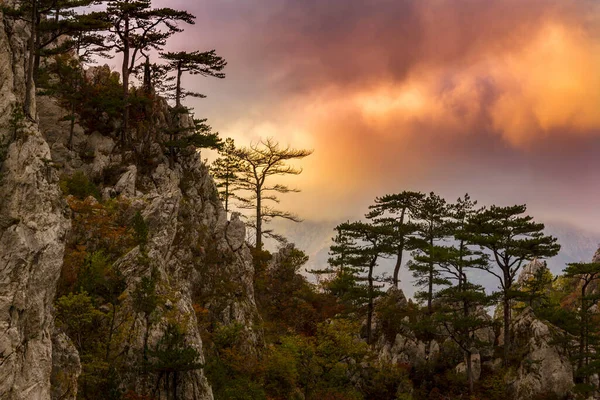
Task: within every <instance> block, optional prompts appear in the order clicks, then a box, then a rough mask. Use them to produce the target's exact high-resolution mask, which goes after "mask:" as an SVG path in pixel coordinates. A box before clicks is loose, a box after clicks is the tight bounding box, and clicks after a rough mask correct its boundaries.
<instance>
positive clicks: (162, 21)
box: [105, 0, 195, 143]
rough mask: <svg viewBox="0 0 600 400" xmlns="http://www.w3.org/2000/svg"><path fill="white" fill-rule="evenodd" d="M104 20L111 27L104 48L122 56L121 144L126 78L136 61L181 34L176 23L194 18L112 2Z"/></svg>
mask: <svg viewBox="0 0 600 400" xmlns="http://www.w3.org/2000/svg"><path fill="white" fill-rule="evenodd" d="M105 15H106V19H107V21H108V22H109V23H110V28H109V32H110V35H108V37H107V39H108V40H107V45H108V46H109V47H110V48H111V49H112V50H113V51H115V52H116V53H118V54H122V57H123V59H122V62H121V78H122V84H123V102H124V104H125V106H124V111H123V126H122V129H121V142H122V143H124V142H126V141H127V140H128V137H127V130H128V122H129V106H128V99H129V84H130V82H129V80H130V79H129V78H130V75H131V74H132V73H133V72H134V71H135V68H136V66H137V65H138V64H137V62H138V58H139V57H140V56H143V55H144V54H145V53H148V52H149V51H151V50H158V51H160V50H162V49H163V47H164V46H165V44H166V42H167V39H168V38H170V37H171V36H172V35H174V34H175V33H178V32H182V31H183V30H182V29H181V28H180V27H179V26H178V24H179V23H186V24H193V23H194V19H195V16H194V15H192V14H190V13H188V12H187V11H179V10H174V9H172V8H153V7H152V1H151V0H111V1H109V2H108V3H107V7H106V13H105Z"/></svg>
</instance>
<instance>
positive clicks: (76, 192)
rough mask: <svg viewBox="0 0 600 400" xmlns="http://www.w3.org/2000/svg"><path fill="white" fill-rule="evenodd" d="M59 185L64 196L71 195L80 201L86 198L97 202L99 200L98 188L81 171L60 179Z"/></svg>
mask: <svg viewBox="0 0 600 400" xmlns="http://www.w3.org/2000/svg"><path fill="white" fill-rule="evenodd" d="M59 184H60V188H61V190H62V191H63V193H64V194H65V195H72V196H75V197H76V198H78V199H80V200H85V199H86V198H87V197H88V196H92V197H95V198H96V199H97V200H100V198H101V195H100V190H99V189H98V187H97V186H96V185H95V184H94V183H93V182H92V181H90V180H89V178H88V177H87V176H86V175H85V174H84V173H83V172H82V171H77V172H75V173H74V174H73V175H71V176H64V177H62V178H61V180H60V183H59Z"/></svg>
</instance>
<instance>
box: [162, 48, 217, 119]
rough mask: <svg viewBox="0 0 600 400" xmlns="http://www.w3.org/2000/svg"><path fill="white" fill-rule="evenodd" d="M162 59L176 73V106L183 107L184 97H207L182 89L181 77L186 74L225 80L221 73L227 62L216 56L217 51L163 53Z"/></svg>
mask: <svg viewBox="0 0 600 400" xmlns="http://www.w3.org/2000/svg"><path fill="white" fill-rule="evenodd" d="M161 57H162V58H163V59H164V60H165V61H166V62H167V67H168V68H169V69H170V70H171V71H174V72H175V73H176V79H177V81H176V84H175V106H176V107H181V99H182V98H183V97H187V96H192V97H206V96H204V95H203V94H200V93H197V92H190V91H186V90H184V89H182V87H181V76H182V75H183V73H184V72H189V73H190V74H192V75H201V76H212V77H215V78H220V79H222V78H225V74H224V73H223V72H221V71H222V70H223V68H225V66H226V65H227V62H226V61H225V60H224V59H223V58H221V57H219V56H217V55H216V53H215V50H211V51H205V52H200V51H193V52H185V51H180V52H168V53H161Z"/></svg>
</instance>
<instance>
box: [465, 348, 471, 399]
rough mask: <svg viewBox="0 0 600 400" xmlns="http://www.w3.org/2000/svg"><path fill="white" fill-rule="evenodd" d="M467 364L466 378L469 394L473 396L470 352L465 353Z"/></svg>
mask: <svg viewBox="0 0 600 400" xmlns="http://www.w3.org/2000/svg"><path fill="white" fill-rule="evenodd" d="M465 357H466V360H465V361H466V363H467V378H468V379H469V394H473V362H472V360H471V352H470V351H465Z"/></svg>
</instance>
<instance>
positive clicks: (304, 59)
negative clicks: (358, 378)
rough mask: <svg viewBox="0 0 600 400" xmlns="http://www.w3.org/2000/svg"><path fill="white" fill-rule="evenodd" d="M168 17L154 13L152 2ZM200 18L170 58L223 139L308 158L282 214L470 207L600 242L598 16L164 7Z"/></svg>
mask: <svg viewBox="0 0 600 400" xmlns="http://www.w3.org/2000/svg"><path fill="white" fill-rule="evenodd" d="M156 4H157V5H161V1H156ZM162 5H165V6H169V7H173V8H180V9H186V10H188V11H190V12H192V13H194V14H195V15H196V16H197V20H196V24H195V25H194V26H190V27H186V30H185V32H184V33H182V34H180V35H178V36H176V37H174V38H173V39H171V41H170V42H169V44H168V49H169V50H173V51H175V50H190V51H191V50H210V49H216V51H217V53H218V54H219V55H221V56H223V57H224V58H225V59H226V60H227V61H228V66H227V68H226V69H225V72H226V74H227V77H226V78H225V79H223V80H219V79H210V78H202V77H198V76H193V77H184V85H185V86H187V87H188V88H189V89H193V90H198V91H200V92H202V93H204V94H206V95H207V96H208V97H207V98H206V99H190V100H189V101H188V104H190V105H191V106H193V107H194V108H195V111H196V114H197V116H201V117H206V118H208V119H209V122H210V124H211V125H212V126H213V127H214V128H215V129H216V130H218V131H219V132H220V133H221V135H222V136H223V137H233V138H234V139H235V140H236V143H237V144H238V145H247V144H248V143H250V141H256V140H258V139H260V138H261V137H262V138H264V137H274V138H275V139H277V140H279V141H280V142H281V143H282V144H289V145H292V146H293V147H302V148H311V149H314V154H313V155H311V156H310V157H308V158H306V159H305V160H303V161H302V162H301V163H300V165H301V166H302V167H303V168H304V172H303V174H302V175H301V176H298V177H294V178H293V179H290V180H286V181H285V182H289V183H290V184H292V185H295V186H297V187H299V188H301V189H302V192H301V193H298V194H290V195H286V197H285V198H284V199H283V203H282V205H283V207H285V208H288V209H291V210H294V211H296V212H298V213H299V214H300V215H301V216H302V217H304V218H305V219H308V220H339V219H340V218H351V217H354V216H356V217H360V216H361V215H362V214H364V212H365V211H366V208H367V206H368V205H369V204H370V203H371V202H372V200H373V199H374V198H375V197H376V196H380V195H383V194H385V193H391V192H400V191H402V190H420V191H424V192H429V191H435V192H437V193H439V194H441V195H443V196H445V197H446V198H447V199H449V200H452V199H455V198H457V197H458V196H460V195H462V194H464V193H466V192H468V193H470V194H471V196H472V197H474V198H475V199H479V201H480V204H498V205H510V204H523V203H526V204H527V205H528V206H529V211H530V213H532V214H533V215H534V216H535V217H536V218H537V219H539V220H541V221H544V220H553V221H556V220H558V221H568V222H569V223H572V224H574V225H577V226H579V227H582V228H585V229H589V230H594V231H600V225H599V224H598V222H597V221H600V207H598V203H599V201H598V199H600V157H599V154H600V20H599V19H600V2H598V1H596V0H589V1H588V0H563V1H559V0H485V1H484V0H370V1H368V0H363V1H359V0H329V1H323V0H295V1H294V0H253V1H248V0H219V1H198V0H168V1H166V0H162Z"/></svg>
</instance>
